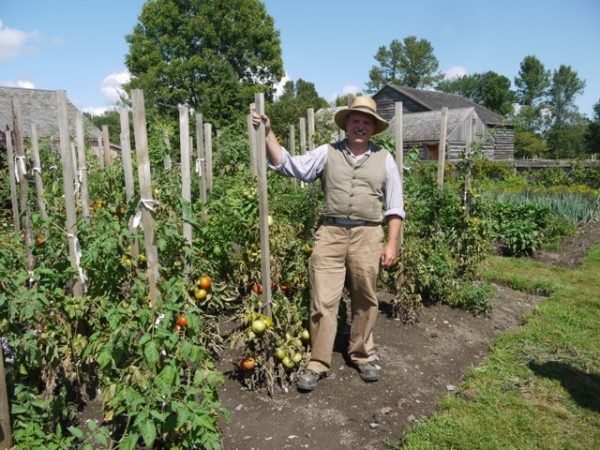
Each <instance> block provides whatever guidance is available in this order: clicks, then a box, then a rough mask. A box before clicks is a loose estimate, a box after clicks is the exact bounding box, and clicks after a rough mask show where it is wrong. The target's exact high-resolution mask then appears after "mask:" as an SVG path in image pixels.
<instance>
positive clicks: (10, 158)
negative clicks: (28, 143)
mask: <svg viewBox="0 0 600 450" xmlns="http://www.w3.org/2000/svg"><path fill="white" fill-rule="evenodd" d="M12 142H13V139H12V128H11V127H10V126H8V125H7V126H6V157H7V161H6V165H7V166H8V177H9V178H10V202H11V204H12V215H13V226H14V228H15V232H16V233H17V234H19V233H20V232H21V221H20V220H19V202H18V201H17V183H16V181H17V178H16V172H15V153H14V151H13V144H12Z"/></svg>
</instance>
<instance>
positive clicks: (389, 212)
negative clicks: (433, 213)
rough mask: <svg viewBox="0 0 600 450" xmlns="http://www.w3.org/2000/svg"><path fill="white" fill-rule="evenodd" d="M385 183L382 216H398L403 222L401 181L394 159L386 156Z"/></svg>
mask: <svg viewBox="0 0 600 450" xmlns="http://www.w3.org/2000/svg"><path fill="white" fill-rule="evenodd" d="M385 171H386V183H385V211H384V213H383V216H384V217H385V218H386V220H387V218H388V217H389V216H399V217H400V218H402V219H403V220H404V218H405V217H406V212H405V211H404V194H403V192H402V180H401V179H400V172H399V171H398V166H397V164H396V161H394V157H393V156H392V155H391V154H388V157H387V159H386V161H385Z"/></svg>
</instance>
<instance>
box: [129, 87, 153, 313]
mask: <svg viewBox="0 0 600 450" xmlns="http://www.w3.org/2000/svg"><path fill="white" fill-rule="evenodd" d="M131 104H132V108H133V130H134V134H135V152H136V155H137V163H138V164H137V167H138V177H139V181H140V204H139V210H140V211H141V216H142V226H143V228H144V246H145V249H146V264H147V271H146V272H147V274H148V284H149V285H150V292H149V295H150V306H154V305H155V304H156V300H157V299H158V297H159V296H160V291H159V290H158V280H159V272H158V267H159V266H158V249H157V248H156V244H155V243H154V217H152V211H154V207H155V206H156V202H155V201H154V198H153V197H152V178H151V174H150V157H149V155H148V134H147V130H146V107H145V105H144V93H143V91H142V90H141V89H133V90H132V91H131Z"/></svg>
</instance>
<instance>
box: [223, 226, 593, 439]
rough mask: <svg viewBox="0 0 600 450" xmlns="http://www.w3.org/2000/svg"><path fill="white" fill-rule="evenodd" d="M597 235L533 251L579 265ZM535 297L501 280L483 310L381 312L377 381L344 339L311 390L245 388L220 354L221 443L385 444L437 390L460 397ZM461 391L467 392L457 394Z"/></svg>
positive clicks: (432, 401) (587, 233)
mask: <svg viewBox="0 0 600 450" xmlns="http://www.w3.org/2000/svg"><path fill="white" fill-rule="evenodd" d="M598 241H600V222H596V223H595V224H592V225H588V226H586V227H585V228H584V229H583V230H582V231H581V232H580V233H579V234H578V235H577V236H576V237H575V238H570V239H568V240H565V242H564V244H563V247H562V249H561V250H560V251H558V252H540V253H538V254H537V255H536V256H535V257H536V258H538V259H541V260H543V261H544V262H547V263H549V264H557V265H558V264H560V265H563V266H566V267H575V266H576V265H578V264H579V263H580V260H581V258H582V257H583V256H584V255H585V253H586V252H587V250H588V249H589V248H590V247H591V246H592V245H593V244H595V243H596V242H598ZM539 300H540V298H539V297H536V296H531V295H528V294H524V293H522V292H517V291H513V290H511V289H508V288H506V287H501V286H499V287H498V291H497V294H496V296H495V299H494V308H493V310H492V312H491V313H490V315H489V316H487V317H483V316H478V317H475V316H473V315H472V314H470V313H468V312H465V311H462V310H457V309H452V308H449V307H446V306H433V307H429V308H425V310H424V311H423V313H422V314H421V317H420V321H419V323H417V324H414V325H404V324H402V323H401V322H400V321H396V320H392V319H390V318H388V316H387V315H386V314H384V313H383V311H385V310H386V309H387V308H386V306H387V303H386V301H385V300H384V299H383V300H382V304H381V308H380V309H381V311H382V313H381V314H380V317H379V319H378V323H377V326H376V333H375V342H376V343H377V345H378V350H379V354H380V357H381V360H382V361H381V364H382V367H383V369H382V370H383V376H382V379H381V380H380V381H379V382H377V383H370V384H366V383H364V382H363V381H362V380H361V379H360V378H359V376H358V374H357V372H356V371H355V370H354V369H353V368H352V367H351V366H349V365H348V363H347V361H345V360H344V357H343V348H344V345H343V340H344V336H340V341H341V342H342V345H339V346H337V348H336V351H335V352H334V356H333V364H332V370H331V374H330V376H329V378H327V379H325V380H322V381H321V382H319V385H318V386H317V389H316V390H315V391H313V392H311V393H299V392H298V391H297V390H296V389H295V386H291V387H290V389H289V390H288V391H287V392H285V391H284V390H282V389H281V388H278V389H276V391H275V394H274V397H273V398H272V399H271V398H269V397H268V396H267V394H266V392H248V391H245V390H243V389H242V388H241V385H240V384H239V382H238V381H237V380H236V376H235V372H236V370H237V368H236V367H235V365H234V363H235V362H236V361H237V355H233V354H232V355H229V357H226V358H224V360H223V361H222V367H221V368H222V370H224V371H225V373H226V376H227V381H226V384H225V386H224V387H223V388H222V390H221V393H220V400H221V402H222V403H223V404H224V406H225V407H226V408H227V409H228V410H229V411H231V413H232V421H231V423H229V424H226V423H224V424H223V425H222V427H223V439H224V441H223V442H224V448H225V449H226V450H234V449H238V450H247V449H248V450H249V449H254V450H261V449H263V450H266V449H286V448H289V449H302V448H308V449H316V450H321V449H323V450H325V449H326V450H336V449H349V448H352V449H373V450H374V449H388V448H389V447H388V446H386V444H385V442H386V440H389V441H390V442H393V443H398V442H399V441H400V440H401V438H402V435H403V434H404V433H405V432H406V431H407V430H408V429H409V427H410V426H411V425H413V424H414V423H416V422H418V421H419V420H421V419H422V418H424V417H427V416H429V415H431V414H432V413H434V412H435V408H436V405H437V403H438V401H439V399H440V397H441V396H443V395H445V394H448V393H450V394H453V395H456V394H458V392H457V391H456V386H457V385H458V384H459V383H460V382H461V381H462V379H463V377H464V375H465V374H466V373H467V372H468V370H469V369H470V368H471V367H473V366H475V365H477V364H478V363H479V362H480V361H481V359H482V358H484V357H485V356H486V354H487V352H488V349H489V347H490V345H491V344H493V342H494V341H495V340H496V338H497V336H498V335H499V334H500V333H502V332H503V331H506V330H510V329H513V328H515V327H517V326H519V325H520V324H522V323H523V320H524V319H523V318H524V316H526V315H527V314H528V313H529V312H530V311H532V310H533V308H534V306H535V304H536V302H537V301H539ZM460 395H467V396H468V395H469V393H468V392H467V393H461V394H460Z"/></svg>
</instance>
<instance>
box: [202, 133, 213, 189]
mask: <svg viewBox="0 0 600 450" xmlns="http://www.w3.org/2000/svg"><path fill="white" fill-rule="evenodd" d="M204 158H205V159H206V188H207V189H208V190H209V191H210V190H211V189H212V182H213V166H212V125H211V124H210V123H205V124H204Z"/></svg>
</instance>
